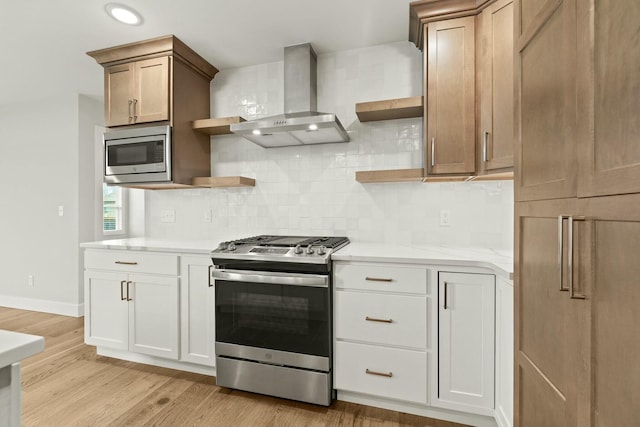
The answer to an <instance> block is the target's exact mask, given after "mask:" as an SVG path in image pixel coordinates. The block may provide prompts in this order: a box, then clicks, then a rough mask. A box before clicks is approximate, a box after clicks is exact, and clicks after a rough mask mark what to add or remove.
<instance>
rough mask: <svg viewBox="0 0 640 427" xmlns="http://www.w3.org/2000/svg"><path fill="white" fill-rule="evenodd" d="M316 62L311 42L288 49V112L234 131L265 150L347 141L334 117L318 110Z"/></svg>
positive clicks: (285, 72) (244, 125) (236, 127)
mask: <svg viewBox="0 0 640 427" xmlns="http://www.w3.org/2000/svg"><path fill="white" fill-rule="evenodd" d="M316 62H317V59H316V53H315V52H314V50H313V48H312V47H311V44H309V43H305V44H300V45H295V46H288V47H285V48H284V109H285V113H284V114H280V115H277V116H271V117H264V118H261V119H256V120H251V121H246V122H242V123H235V124H232V125H231V132H233V133H235V134H237V135H241V136H242V137H244V138H246V139H248V140H250V141H252V142H254V143H256V144H258V145H260V146H262V147H265V148H271V147H287V146H294V145H309V144H326V143H331V142H348V141H349V135H348V134H347V132H346V131H345V130H344V127H343V126H342V124H341V123H340V120H338V118H337V117H336V115H335V114H330V113H320V112H318V111H316V109H317V89H316V83H317V73H316Z"/></svg>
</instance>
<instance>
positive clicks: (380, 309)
mask: <svg viewBox="0 0 640 427" xmlns="http://www.w3.org/2000/svg"><path fill="white" fill-rule="evenodd" d="M335 316H336V338H338V339H347V340H357V341H368V342H372V343H377V344H385V345H397V346H403V347H415V348H420V349H424V348H426V347H427V297H425V296H407V295H388V294H375V293H369V292H352V291H342V290H340V291H336V300H335Z"/></svg>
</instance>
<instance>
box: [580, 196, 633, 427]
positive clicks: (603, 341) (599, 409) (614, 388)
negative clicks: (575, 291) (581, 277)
mask: <svg viewBox="0 0 640 427" xmlns="http://www.w3.org/2000/svg"><path fill="white" fill-rule="evenodd" d="M581 204H582V206H583V209H582V210H583V212H584V213H585V215H586V218H587V220H588V222H591V223H592V224H593V232H592V234H591V236H592V239H593V244H592V245H591V247H592V248H593V255H592V257H591V258H590V259H587V260H586V261H585V262H587V263H588V264H589V265H592V266H593V267H594V274H593V276H591V277H593V279H594V283H593V288H592V289H593V290H592V305H593V308H592V328H591V330H592V331H593V335H592V336H593V342H592V346H591V349H592V354H591V357H590V358H589V360H593V364H592V366H591V369H592V372H591V375H590V378H592V380H593V384H592V388H591V391H592V395H593V400H592V402H593V407H592V408H591V416H592V419H591V422H590V423H586V422H585V423H583V424H584V425H592V426H597V427H600V426H621V427H624V426H635V425H638V421H639V419H640V418H639V412H638V411H639V407H638V404H639V402H640V357H639V356H638V355H639V354H640V339H638V325H640V310H639V307H640V286H639V284H638V278H639V277H640V262H638V248H640V194H633V195H626V196H615V197H595V198H590V199H586V200H583V201H581Z"/></svg>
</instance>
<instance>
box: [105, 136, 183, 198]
mask: <svg viewBox="0 0 640 427" xmlns="http://www.w3.org/2000/svg"><path fill="white" fill-rule="evenodd" d="M103 142H104V182H105V183H107V184H116V185H117V184H129V183H158V182H171V179H172V178H171V126H150V127H141V128H134V129H114V130H109V131H107V132H105V133H104V135H103Z"/></svg>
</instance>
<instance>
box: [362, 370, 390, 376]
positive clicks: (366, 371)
mask: <svg viewBox="0 0 640 427" xmlns="http://www.w3.org/2000/svg"><path fill="white" fill-rule="evenodd" d="M364 372H365V373H366V374H369V375H377V376H379V377H387V378H391V377H393V372H376V371H370V370H369V369H366V370H365V371H364Z"/></svg>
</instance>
